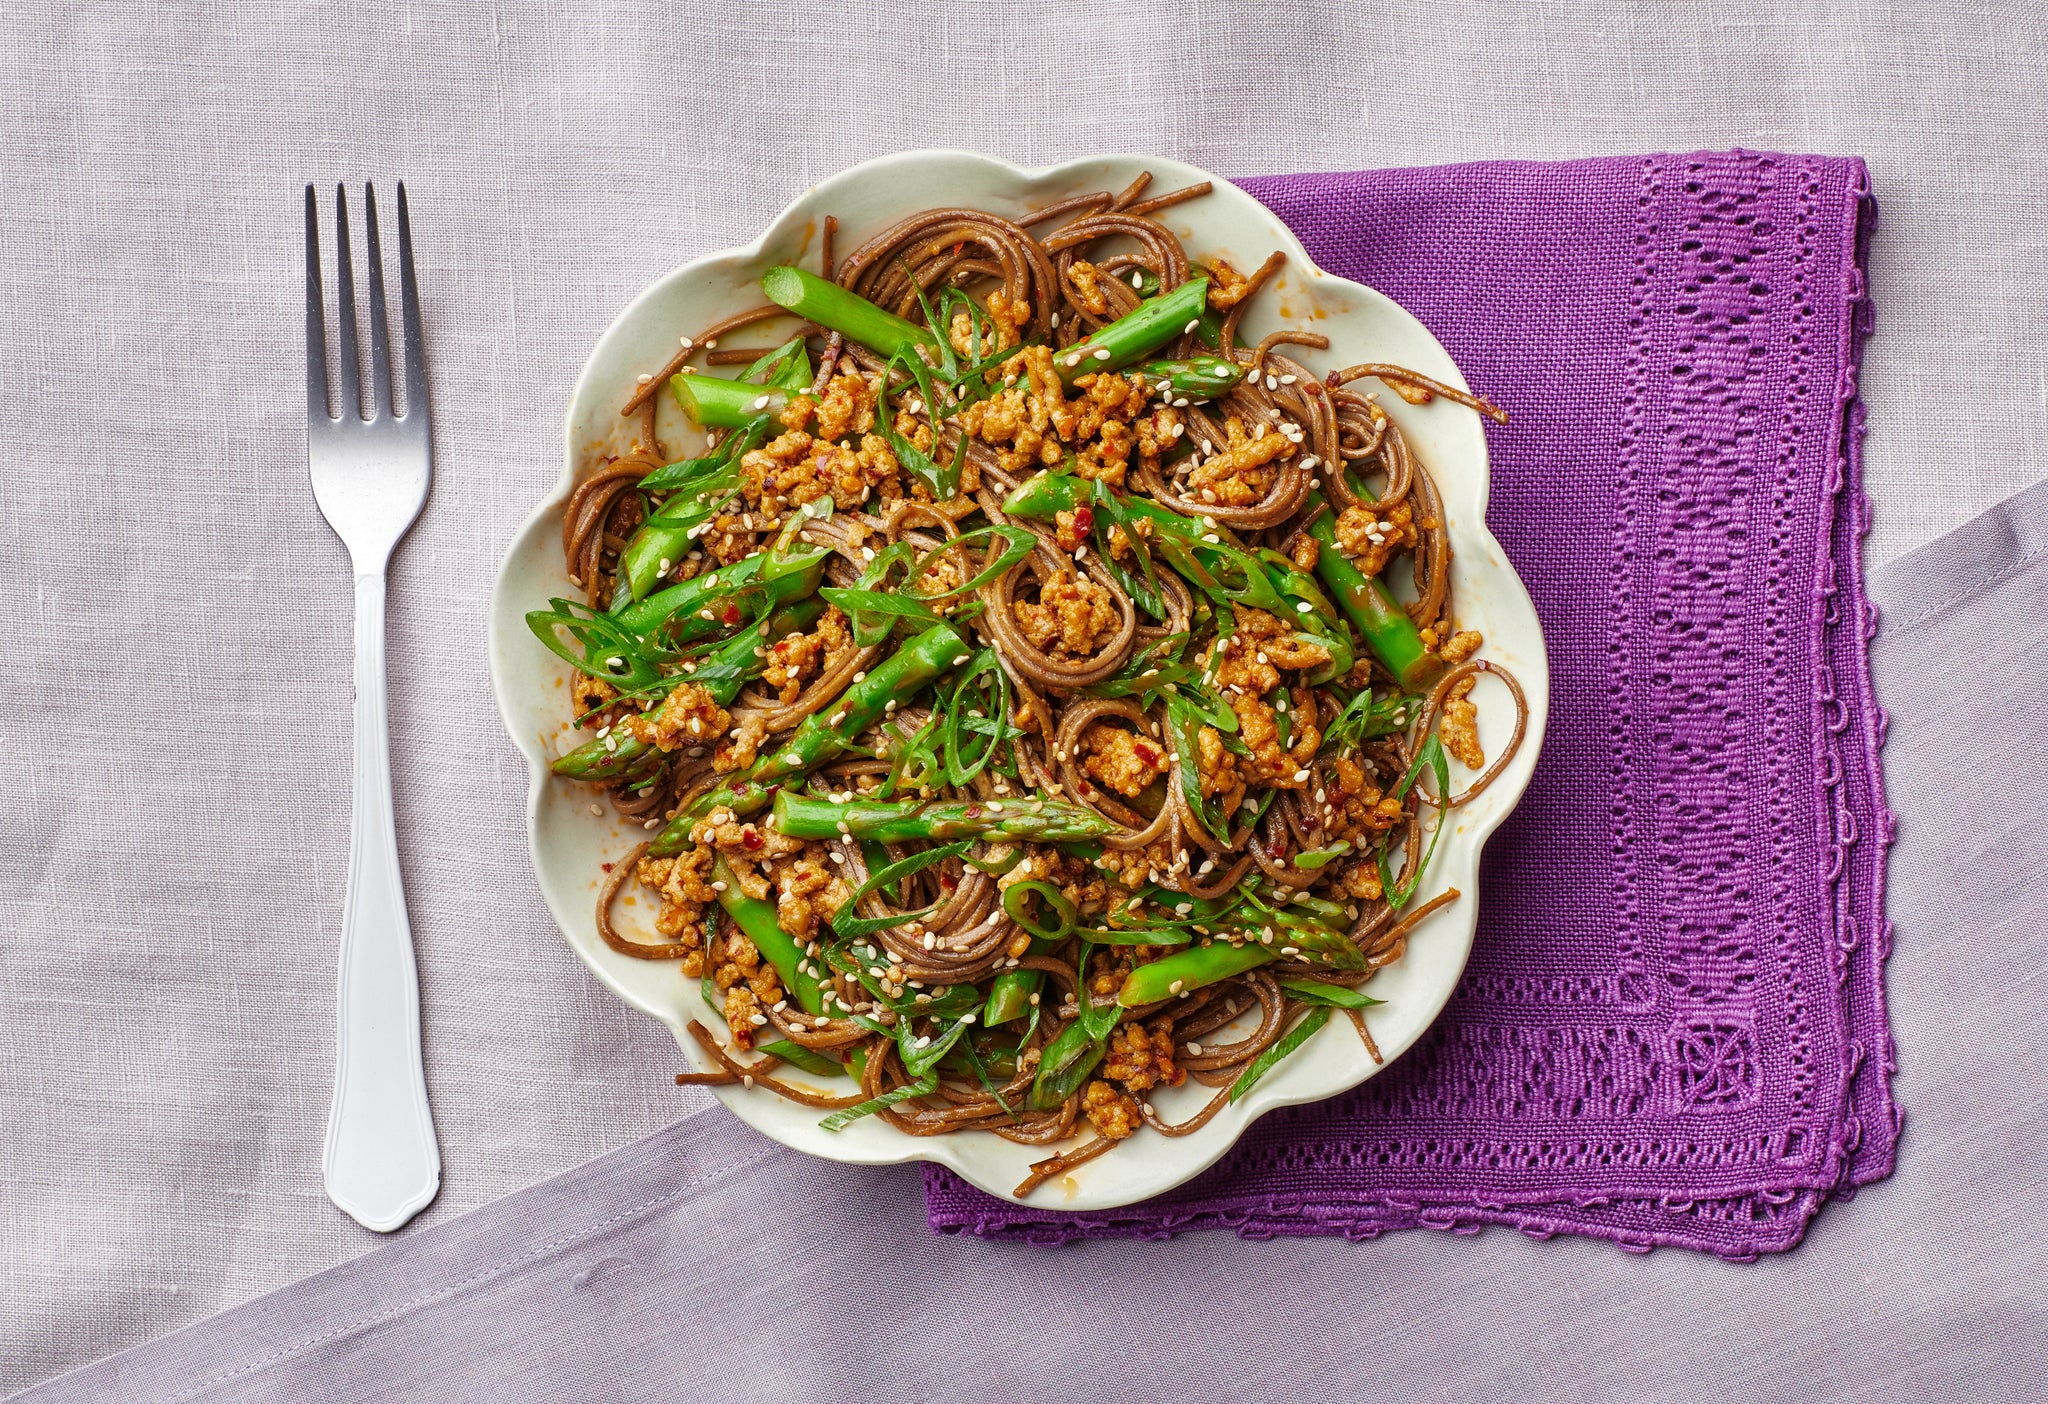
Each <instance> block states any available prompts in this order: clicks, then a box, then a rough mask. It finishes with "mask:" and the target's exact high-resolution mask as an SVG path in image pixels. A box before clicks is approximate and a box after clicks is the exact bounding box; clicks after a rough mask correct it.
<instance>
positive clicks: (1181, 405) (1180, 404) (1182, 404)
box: [1173, 395, 1188, 439]
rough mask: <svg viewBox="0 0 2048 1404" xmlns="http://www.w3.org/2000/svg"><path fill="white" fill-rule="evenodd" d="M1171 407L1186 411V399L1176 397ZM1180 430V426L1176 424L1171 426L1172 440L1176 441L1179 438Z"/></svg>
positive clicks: (1185, 397) (1183, 396) (1182, 396)
mask: <svg viewBox="0 0 2048 1404" xmlns="http://www.w3.org/2000/svg"><path fill="white" fill-rule="evenodd" d="M1173 407H1174V408H1175V409H1186V408H1187V407H1188V397H1187V396H1185V395H1179V396H1176V397H1175V398H1174V401H1173ZM1180 429H1181V426H1180V425H1178V424H1176V425H1174V426H1173V437H1174V438H1176V439H1178V438H1179V437H1180Z"/></svg>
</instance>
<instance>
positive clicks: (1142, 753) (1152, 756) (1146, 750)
mask: <svg viewBox="0 0 2048 1404" xmlns="http://www.w3.org/2000/svg"><path fill="white" fill-rule="evenodd" d="M1131 749H1132V750H1133V751H1135V752H1137V755H1138V759H1139V760H1141V761H1143V762H1145V764H1147V765H1157V764H1159V752H1157V751H1155V750H1153V749H1152V748H1151V747H1150V746H1147V745H1146V744H1145V743H1144V742H1143V741H1134V742H1132V743H1131Z"/></svg>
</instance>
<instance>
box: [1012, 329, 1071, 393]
mask: <svg viewBox="0 0 2048 1404" xmlns="http://www.w3.org/2000/svg"><path fill="white" fill-rule="evenodd" d="M1052 329H1053V330H1054V331H1058V330H1059V329H1060V314H1059V313H1057V312H1055V313H1053V314H1052ZM1004 383H1005V384H1008V383H1009V382H1007V381H1006V382H1004Z"/></svg>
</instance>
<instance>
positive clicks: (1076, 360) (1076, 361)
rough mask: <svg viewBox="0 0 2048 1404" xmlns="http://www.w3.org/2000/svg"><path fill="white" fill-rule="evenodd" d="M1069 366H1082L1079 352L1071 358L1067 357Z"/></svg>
mask: <svg viewBox="0 0 2048 1404" xmlns="http://www.w3.org/2000/svg"><path fill="white" fill-rule="evenodd" d="M1067 364H1068V365H1070V366H1078V365H1080V364H1081V353H1080V352H1079V351H1076V352H1075V353H1074V354H1073V355H1071V356H1069V357H1067Z"/></svg>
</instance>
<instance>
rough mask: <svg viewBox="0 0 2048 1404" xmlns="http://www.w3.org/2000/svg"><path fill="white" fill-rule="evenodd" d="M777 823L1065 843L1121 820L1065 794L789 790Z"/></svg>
mask: <svg viewBox="0 0 2048 1404" xmlns="http://www.w3.org/2000/svg"><path fill="white" fill-rule="evenodd" d="M774 822H775V827H776V828H777V829H779V830H781V831H782V832H783V833H785V834H788V835H789V836H790V837H791V838H800V839H825V838H833V837H836V836H838V835H840V834H850V835H852V836H853V837H854V838H858V839H872V840H874V841H876V842H878V843H905V842H909V841H911V840H914V839H934V840H938V841H941V842H943V841H945V840H948V839H961V838H996V839H1023V840H1028V841H1030V842H1032V843H1063V842H1068V841H1071V840H1076V839H1090V838H1100V837H1101V836H1102V835H1104V834H1107V833H1111V832H1113V831H1114V830H1115V828H1116V826H1115V825H1114V824H1112V823H1110V822H1109V821H1108V820H1107V819H1104V818H1103V817H1102V816H1101V815H1099V814H1096V813H1095V812H1094V811H1092V810H1088V809H1083V808H1082V807H1081V806H1080V805H1078V804H1069V803H1067V802H1065V801H1063V800H1044V799H1013V800H931V801H927V802H923V803H920V802H919V801H916V800H895V801H889V800H850V801H848V802H846V803H844V804H836V803H834V802H832V801H830V800H821V799H812V798H810V797H808V796H804V795H798V794H794V793H792V792H791V791H789V790H783V791H782V792H781V793H779V794H777V795H776V796H775V821H774Z"/></svg>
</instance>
